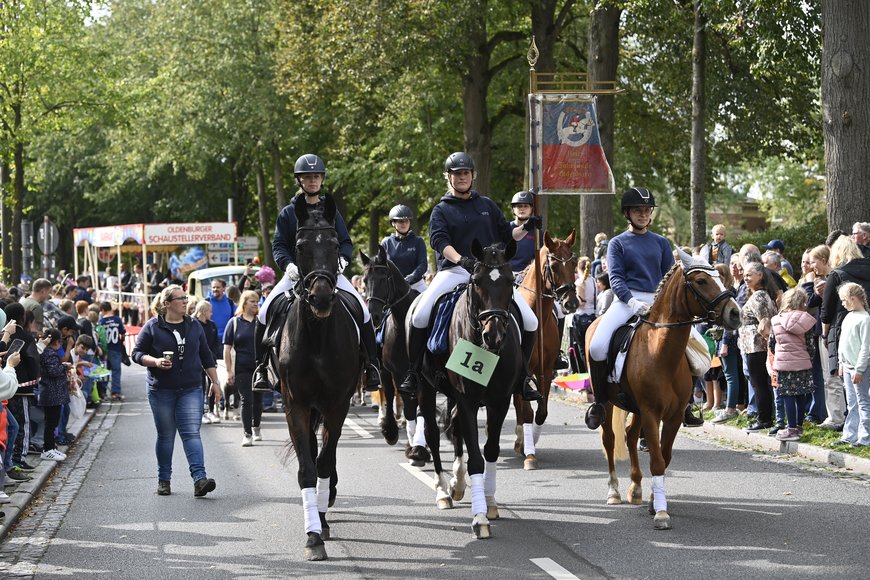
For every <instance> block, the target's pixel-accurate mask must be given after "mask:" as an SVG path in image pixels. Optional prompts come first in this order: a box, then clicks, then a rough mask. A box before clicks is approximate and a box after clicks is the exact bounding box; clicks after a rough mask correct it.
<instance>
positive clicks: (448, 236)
mask: <svg viewBox="0 0 870 580" xmlns="http://www.w3.org/2000/svg"><path fill="white" fill-rule="evenodd" d="M474 239H477V241H478V242H480V245H481V246H483V247H484V248H485V247H487V246H491V245H493V244H497V243H501V244H507V243H508V242H510V241H511V240H512V239H513V233H512V228H511V225H510V222H508V221H507V220H506V219H505V217H504V214H503V213H502V212H501V209H499V207H498V206H497V205H496V204H495V202H494V201H492V200H491V199H490V198H488V197H486V196H483V195H480V194H479V193H477V192H476V191H472V192H471V197H469V198H468V199H460V198H458V197H453V196H452V195H450V194H449V193H448V194H446V195H445V196H444V197H442V198H441V201H439V202H438V204H437V205H436V206H435V208H434V209H433V210H432V215H431V217H430V218H429V245H430V246H432V248H433V249H434V250H435V262H436V263H437V265H438V271H439V272H440V271H441V270H446V269H449V268H453V267H454V266H456V265H457V264H454V263H453V262H451V261H450V260H448V259H447V258H445V257H444V253H443V252H444V249H445V248H446V247H447V246H453V249H455V250H456V251H457V252H459V254H460V255H462V256H466V257H471V242H472V241H473V240H474Z"/></svg>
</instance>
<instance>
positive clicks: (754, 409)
mask: <svg viewBox="0 0 870 580" xmlns="http://www.w3.org/2000/svg"><path fill="white" fill-rule="evenodd" d="M742 356H743V375H744V376H745V377H746V385H747V388H748V389H749V391H748V395H747V399H746V412H747V413H751V414H754V415H757V414H758V405H756V404H755V388H754V387H753V386H752V379H750V378H749V362H748V361H747V359H746V355H745V354H744V355H742Z"/></svg>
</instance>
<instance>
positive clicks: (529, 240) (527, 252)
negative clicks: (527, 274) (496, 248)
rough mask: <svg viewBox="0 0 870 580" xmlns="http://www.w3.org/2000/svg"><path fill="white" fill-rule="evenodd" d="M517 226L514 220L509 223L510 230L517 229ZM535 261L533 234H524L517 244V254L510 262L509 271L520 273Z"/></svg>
mask: <svg viewBox="0 0 870 580" xmlns="http://www.w3.org/2000/svg"><path fill="white" fill-rule="evenodd" d="M518 225H519V224H518V223H517V222H516V220H514V221H512V222H511V228H515V227H517V226H518ZM534 259H535V232H526V235H525V236H523V239H521V240H520V241H518V242H517V253H516V254H514V257H513V259H512V260H511V271H512V272H522V271H523V270H525V269H526V266H528V265H529V264H531V263H532V260H534Z"/></svg>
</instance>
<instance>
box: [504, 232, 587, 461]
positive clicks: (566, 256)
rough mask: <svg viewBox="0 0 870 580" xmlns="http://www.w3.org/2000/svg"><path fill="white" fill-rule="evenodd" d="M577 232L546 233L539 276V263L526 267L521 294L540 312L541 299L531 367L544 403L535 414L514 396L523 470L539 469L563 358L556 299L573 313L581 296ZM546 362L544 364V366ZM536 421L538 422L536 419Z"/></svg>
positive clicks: (540, 256) (540, 254)
mask: <svg viewBox="0 0 870 580" xmlns="http://www.w3.org/2000/svg"><path fill="white" fill-rule="evenodd" d="M574 235H575V231H574V230H571V233H570V234H569V235H568V237H567V238H565V239H564V240H560V239H558V238H552V237H550V234H549V232H548V233H545V234H544V245H543V246H542V247H541V249H540V250H539V252H538V257H539V260H538V264H539V275H537V276H536V275H535V272H534V266H535V263H534V262H532V263H531V264H529V267H528V268H526V271H525V277H524V278H523V281H522V283H521V284H520V286H519V293H520V295H521V296H522V297H523V299H524V300H525V301H526V304H528V305H529V306H530V307H531V308H532V310H535V309H536V304H535V303H536V302H537V299H538V295H540V297H541V318H542V319H541V320H540V321H538V339H537V341H536V343H535V350H533V351H532V358H531V361H530V362H529V368H530V369H531V370H532V372H533V373H535V375H536V376H537V380H538V391H539V392H540V393H541V397H542V398H541V400H540V401H538V403H537V412H535V413H534V416H533V415H532V404H531V403H530V402H529V401H525V400H523V398H522V396H520V395H518V394H517V395H514V409H516V413H517V429H516V434H517V438H516V441H515V442H514V451H515V452H516V453H517V454H518V455H520V456H525V460H524V461H523V468H524V469H526V470H534V469H537V468H538V457H537V452H536V449H535V446H536V445H537V443H538V437H539V436H540V433H541V427H543V425H544V422H545V421H546V420H547V414H548V412H549V411H548V406H549V398H550V383H551V382H552V380H553V376H554V372H553V367H554V366H555V364H556V358H557V357H558V356H559V347H560V344H559V323H558V321H557V320H556V315H555V313H554V312H553V306H554V303H555V302H556V300H559V301H560V302H561V303H562V306H563V308H565V309H566V310H568V311H569V312H573V311H574V310H576V309H577V306H578V300H577V293H576V292H575V291H574V271H575V269H576V268H577V256H576V255H575V254H574V253H573V252H572V251H571V247H572V246H573V245H574ZM542 341H543V345H544V346H543V348H544V356H543V359H541V357H540V354H541V342H542ZM541 361H543V364H542V363H541ZM533 419H534V423H533V422H532V420H533Z"/></svg>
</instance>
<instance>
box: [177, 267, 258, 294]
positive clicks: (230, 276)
mask: <svg viewBox="0 0 870 580" xmlns="http://www.w3.org/2000/svg"><path fill="white" fill-rule="evenodd" d="M259 269H260V267H259V266H251V270H250V273H251V274H253V273H255V272H256V271H257V270H259ZM244 273H245V267H244V266H215V267H214V268H202V269H200V270H194V271H193V272H191V273H190V275H189V276H188V277H187V293H188V294H190V295H191V296H196V297H197V298H205V297H206V296H208V293H209V292H210V291H211V283H212V282H213V281H214V280H217V279H218V278H220V279H222V280H226V283H227V286H237V285H238V284H239V282H240V281H241V279H242V276H243V274H244Z"/></svg>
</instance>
